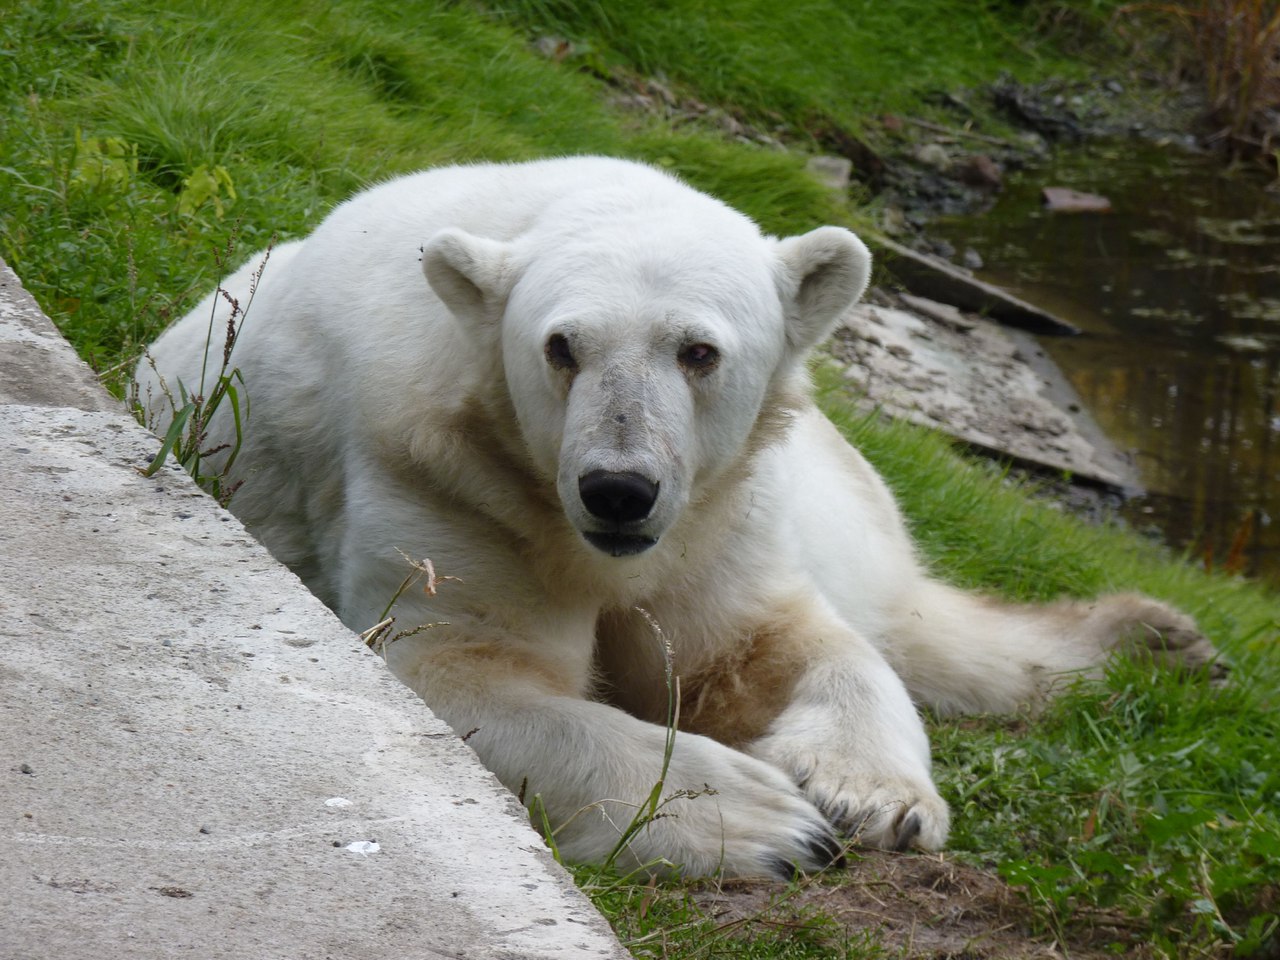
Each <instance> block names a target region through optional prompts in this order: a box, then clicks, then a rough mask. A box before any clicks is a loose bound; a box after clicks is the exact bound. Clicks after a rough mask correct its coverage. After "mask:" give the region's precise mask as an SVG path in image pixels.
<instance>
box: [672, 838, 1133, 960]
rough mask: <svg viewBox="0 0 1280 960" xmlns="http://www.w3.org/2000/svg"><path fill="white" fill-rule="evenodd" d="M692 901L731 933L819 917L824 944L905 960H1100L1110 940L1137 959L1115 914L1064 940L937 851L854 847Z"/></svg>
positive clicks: (1010, 894) (1014, 895)
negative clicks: (832, 864) (862, 943)
mask: <svg viewBox="0 0 1280 960" xmlns="http://www.w3.org/2000/svg"><path fill="white" fill-rule="evenodd" d="M693 899H694V902H695V903H696V904H697V905H698V906H699V908H700V909H701V910H703V911H704V912H705V913H706V915H707V916H709V917H711V918H713V919H714V920H716V922H717V923H719V924H720V925H721V928H722V929H724V930H726V932H729V933H730V934H731V935H736V936H743V937H750V936H751V933H752V930H753V929H759V928H761V927H773V928H775V929H776V928H779V927H781V928H787V927H796V926H799V925H805V924H806V923H807V921H809V920H810V918H813V917H815V916H817V915H822V916H824V917H828V918H830V919H831V920H832V921H834V923H835V925H836V926H835V928H832V930H831V938H832V941H833V942H832V947H833V949H834V948H837V947H838V946H839V944H840V943H841V942H843V941H844V940H847V939H851V938H852V939H855V940H856V939H860V938H861V937H862V936H863V935H865V934H866V933H868V932H870V933H873V934H874V939H875V940H877V941H879V943H880V944H881V945H882V946H883V947H884V948H886V950H887V951H888V952H889V955H891V956H895V957H896V956H901V957H904V958H907V960H987V958H993V960H994V958H1001V960H1032V958H1036V960H1040V958H1046V957H1055V958H1059V960H1060V958H1063V957H1067V956H1069V957H1072V958H1074V960H1094V958H1099V960H1100V958H1102V957H1110V956H1115V948H1116V945H1117V944H1119V945H1121V947H1122V949H1123V950H1124V951H1125V955H1126V956H1140V955H1141V954H1140V953H1138V954H1134V953H1131V952H1129V951H1132V950H1134V949H1136V945H1135V944H1133V943H1132V941H1131V936H1130V935H1129V934H1128V932H1127V931H1126V929H1125V924H1124V921H1123V918H1115V917H1099V918H1094V919H1095V922H1094V923H1093V924H1092V925H1091V926H1090V927H1089V928H1088V929H1085V930H1083V931H1081V929H1080V927H1081V925H1078V924H1073V939H1071V940H1069V941H1068V942H1067V943H1066V944H1061V943H1059V942H1058V941H1057V940H1056V939H1055V937H1054V936H1053V935H1051V934H1047V935H1039V934H1037V933H1036V928H1035V926H1034V924H1033V919H1032V918H1033V913H1032V910H1031V908H1030V907H1029V905H1028V904H1027V902H1026V901H1025V899H1024V898H1023V897H1022V895H1021V894H1020V893H1019V892H1018V891H1017V890H1015V889H1013V888H1011V887H1010V886H1009V885H1008V884H1006V883H1005V882H1004V881H1003V880H1002V879H1000V878H999V877H997V876H995V875H993V874H991V873H989V872H987V871H984V870H981V869H978V868H976V867H971V866H966V865H964V864H960V863H956V862H955V861H953V860H950V859H948V858H947V856H946V855H945V854H934V855H924V854H919V855H915V854H893V853H882V852H877V851H866V852H860V853H859V854H857V856H856V858H853V859H851V862H850V865H849V868H848V869H847V870H846V871H844V872H842V873H838V874H831V875H829V876H827V877H822V878H819V879H815V880H812V881H806V882H804V883H801V884H799V885H793V886H786V885H783V884H779V883H776V882H769V881H763V880H761V881H754V880H739V881H726V882H724V883H722V884H719V885H717V886H715V887H707V888H705V889H701V890H697V891H695V892H694V894H693ZM1076 937H1079V939H1075V938H1076ZM1064 947H1065V949H1064ZM1108 948H1110V949H1108Z"/></svg>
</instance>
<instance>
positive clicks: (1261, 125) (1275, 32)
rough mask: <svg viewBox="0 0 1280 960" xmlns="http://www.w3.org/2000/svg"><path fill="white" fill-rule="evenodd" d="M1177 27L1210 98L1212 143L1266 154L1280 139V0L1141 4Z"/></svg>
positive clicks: (1139, 8) (1134, 7)
mask: <svg viewBox="0 0 1280 960" xmlns="http://www.w3.org/2000/svg"><path fill="white" fill-rule="evenodd" d="M1125 10H1126V11H1130V12H1132V11H1154V12H1156V13H1158V14H1160V15H1162V16H1163V17H1165V18H1167V19H1169V20H1171V21H1173V22H1174V23H1176V24H1177V25H1178V26H1179V27H1180V28H1181V30H1182V32H1183V34H1184V36H1185V37H1186V38H1187V40H1188V41H1189V42H1190V44H1191V46H1192V48H1193V49H1194V51H1195V54H1196V57H1195V64H1196V70H1197V72H1198V73H1199V74H1200V75H1201V76H1202V77H1203V79H1204V82H1205V86H1206V91H1207V93H1208V95H1209V106H1210V114H1211V117H1212V120H1213V121H1214V123H1215V124H1217V127H1218V129H1217V130H1216V132H1215V133H1214V134H1213V137H1212V139H1215V140H1221V141H1225V142H1227V143H1228V144H1231V145H1233V146H1234V147H1235V148H1237V149H1238V148H1241V147H1248V148H1250V149H1251V150H1253V151H1254V152H1257V153H1260V154H1262V155H1264V156H1265V155H1267V154H1268V153H1270V151H1271V149H1272V141H1273V139H1274V138H1275V136H1276V127H1275V123H1274V122H1273V121H1271V120H1269V119H1268V112H1269V111H1272V110H1275V109H1280V4H1278V3H1276V0H1181V2H1175V3H1138V4H1132V5H1130V6H1129V7H1126V8H1125Z"/></svg>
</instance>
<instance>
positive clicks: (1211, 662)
mask: <svg viewBox="0 0 1280 960" xmlns="http://www.w3.org/2000/svg"><path fill="white" fill-rule="evenodd" d="M1103 602H1105V603H1106V605H1107V607H1108V608H1109V609H1108V610H1107V612H1108V613H1109V614H1111V615H1112V616H1113V617H1114V618H1115V628H1114V632H1113V634H1112V636H1113V638H1114V639H1113V647H1112V649H1114V650H1117V651H1120V652H1124V653H1128V654H1130V655H1143V654H1145V655H1147V656H1150V657H1152V659H1154V660H1155V662H1156V663H1159V664H1162V665H1164V666H1167V667H1172V668H1181V669H1184V670H1199V669H1204V668H1207V670H1208V674H1209V677H1210V679H1212V680H1218V681H1221V680H1224V679H1225V678H1226V676H1227V673H1228V672H1229V670H1230V667H1229V666H1228V664H1227V663H1226V662H1225V661H1224V660H1223V658H1222V654H1221V653H1220V652H1219V651H1218V649H1217V647H1215V646H1214V645H1213V643H1212V641H1210V640H1209V638H1208V637H1206V636H1205V635H1204V634H1203V633H1201V632H1200V628H1199V627H1198V626H1196V622H1195V621H1194V620H1193V619H1192V618H1191V617H1190V616H1188V615H1187V614H1185V613H1183V612H1182V611H1181V610H1177V609H1175V608H1173V607H1171V606H1169V605H1168V604H1165V603H1161V602H1160V601H1159V600H1152V599H1151V598H1150V597H1144V596H1142V595H1141V594H1120V595H1117V596H1114V597H1108V598H1106V600H1105V601H1103Z"/></svg>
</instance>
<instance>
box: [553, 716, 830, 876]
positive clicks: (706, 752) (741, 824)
mask: <svg viewBox="0 0 1280 960" xmlns="http://www.w3.org/2000/svg"><path fill="white" fill-rule="evenodd" d="M647 746H650V747H654V746H659V747H660V745H658V744H648V745H647ZM638 752H639V751H638ZM653 756H654V757H655V758H656V757H658V756H660V753H654V754H653ZM646 766H647V765H646ZM654 769H656V765H655V767H654ZM651 786H652V784H651V783H646V782H644V781H637V782H635V783H634V784H633V785H632V786H631V787H630V788H629V789H625V788H620V787H616V786H615V787H614V788H613V790H612V791H611V794H610V795H612V796H619V795H620V794H622V795H626V794H630V795H632V796H644V795H645V794H647V793H648V792H649V788H650V787H651ZM662 797H663V798H664V799H663V802H662V803H661V805H660V807H659V808H658V810H657V811H656V815H653V816H651V817H648V818H647V819H646V818H645V817H643V816H642V818H641V819H642V820H643V821H645V822H644V823H643V825H642V826H641V827H640V828H639V829H638V830H637V831H636V832H635V834H634V836H632V837H631V839H630V840H629V841H628V843H627V844H626V847H625V849H624V850H623V852H622V855H621V857H620V865H621V866H622V867H623V868H624V869H643V870H648V871H651V872H655V873H680V874H682V875H684V876H708V875H719V876H724V877H774V878H778V879H791V877H792V876H793V875H794V874H795V872H796V870H797V869H798V870H801V871H804V872H816V871H818V870H822V869H824V868H826V867H829V866H842V865H843V849H842V846H841V843H840V840H839V838H838V837H837V836H836V833H835V831H834V830H833V829H832V826H831V824H830V822H829V821H828V818H826V817H824V816H823V814H822V813H821V812H819V811H818V810H817V809H816V808H815V807H814V806H813V804H811V803H810V802H809V801H808V800H806V799H805V798H804V796H802V794H801V792H800V790H798V789H797V788H796V786H795V785H794V784H793V783H791V782H790V781H789V780H788V779H787V778H786V777H785V776H784V775H783V774H782V773H781V772H779V771H778V770H775V769H773V768H772V767H769V766H768V765H766V764H764V763H762V762H761V761H759V760H756V759H754V758H752V757H749V756H747V755H746V754H744V753H740V752H738V751H736V750H733V749H731V748H729V747H726V746H724V745H723V744H720V743H717V742H716V741H714V740H711V739H708V738H706V737H701V736H697V735H695V734H684V733H681V734H678V735H677V738H676V744H675V750H674V751H673V754H672V757H671V764H670V767H669V769H668V771H667V775H666V778H665V782H664V789H663V790H662ZM635 810H636V808H635V807H632V806H630V805H627V806H623V805H621V804H616V803H612V802H605V803H595V804H591V805H590V809H587V810H583V811H581V812H580V813H579V814H578V815H577V816H575V817H574V818H573V819H572V820H571V821H570V823H569V824H567V825H566V827H565V828H564V829H563V831H562V832H558V833H557V840H558V841H559V843H560V849H561V852H562V853H563V854H564V855H565V856H566V857H567V858H568V859H570V860H585V861H596V862H599V861H601V860H603V859H605V857H607V856H608V854H609V851H610V850H611V849H612V848H613V847H614V846H615V845H616V844H617V842H618V835H619V830H620V828H621V827H623V826H625V824H626V823H627V821H628V820H629V819H630V817H631V816H632V815H633V814H634V813H635Z"/></svg>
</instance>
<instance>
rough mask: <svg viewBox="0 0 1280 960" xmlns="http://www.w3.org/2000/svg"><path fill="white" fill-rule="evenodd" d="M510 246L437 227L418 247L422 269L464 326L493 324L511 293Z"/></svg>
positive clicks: (437, 292)
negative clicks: (420, 250)
mask: <svg viewBox="0 0 1280 960" xmlns="http://www.w3.org/2000/svg"><path fill="white" fill-rule="evenodd" d="M510 265H511V248H510V247H509V246H508V245H507V244H505V243H500V242H499V241H497V240H489V239H487V238H485V237H477V236H475V235H473V234H470V233H467V232H466V231H464V230H456V229H448V230H441V231H440V232H439V233H437V234H436V235H435V236H433V237H432V238H431V239H430V240H428V241H427V245H426V246H425V247H423V248H422V272H423V273H424V274H426V277H427V283H429V284H431V289H432V290H434V291H435V294H436V296H437V297H439V298H440V299H441V301H443V303H444V305H445V306H446V307H448V308H449V312H450V313H452V314H453V315H454V316H455V317H457V318H458V320H460V321H461V322H462V323H463V325H464V326H466V325H481V326H483V325H487V324H490V323H496V322H497V321H498V320H499V319H500V318H501V316H502V310H503V306H504V304H505V303H506V300H507V296H508V295H509V294H510V293H511V287H512V283H513V276H512V273H513V271H512V270H511V269H510Z"/></svg>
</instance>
